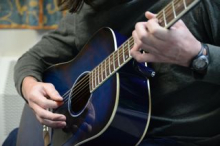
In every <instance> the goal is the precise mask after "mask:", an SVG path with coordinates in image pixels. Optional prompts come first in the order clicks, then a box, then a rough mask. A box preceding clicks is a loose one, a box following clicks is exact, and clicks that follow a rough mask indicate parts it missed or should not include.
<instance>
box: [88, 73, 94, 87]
mask: <svg viewBox="0 0 220 146" xmlns="http://www.w3.org/2000/svg"><path fill="white" fill-rule="evenodd" d="M92 73H93V71H91V73H90V74H89V90H90V91H92V90H93V77H92Z"/></svg>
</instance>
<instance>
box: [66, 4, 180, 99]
mask: <svg viewBox="0 0 220 146" xmlns="http://www.w3.org/2000/svg"><path fill="white" fill-rule="evenodd" d="M174 3H175V4H176V3H179V0H177V1H174ZM164 9H165V10H167V11H168V12H167V13H168V16H169V15H170V14H172V12H171V11H170V10H171V9H172V6H171V4H169V5H168V6H166V7H165V8H164ZM161 13H163V12H162V11H160V12H159V13H158V19H160V18H161V17H163V16H162V14H161ZM131 39H132V38H129V40H128V41H129V42H130V40H131ZM132 45H133V44H132ZM121 48H122V45H121V46H120V47H119V49H118V50H117V51H119V52H117V51H115V52H117V53H119V55H115V54H114V53H115V52H113V53H112V54H111V55H110V60H111V59H112V60H113V58H111V57H113V56H112V55H114V57H115V58H116V60H118V59H120V58H122V59H123V55H124V54H123V53H124V52H123V51H120V50H121ZM125 49H126V48H125ZM106 60H107V59H105V60H104V61H105V62H106ZM104 61H103V62H104ZM113 61H114V60H113ZM103 62H102V63H103ZM102 63H101V64H102ZM111 63H112V62H111ZM114 63H115V61H114ZM106 66H110V64H109V61H107V64H106ZM99 67H100V66H99V65H98V66H97V67H96V68H94V69H93V70H92V71H94V70H97V68H98V75H97V73H95V80H97V76H98V82H100V81H103V79H102V77H103V74H102V73H103V72H102V70H100V69H99ZM118 67H120V61H118ZM105 71H106V70H105ZM109 72H110V74H111V69H110V71H109ZM101 74H102V75H101ZM110 74H109V75H110ZM109 75H107V76H109ZM86 77H90V76H89V74H88V75H86V76H84V77H83V78H82V79H81V80H80V81H79V82H78V83H77V84H76V85H75V86H74V87H75V90H74V91H75V92H74V94H72V95H71V96H69V93H70V92H71V91H72V88H71V89H70V90H68V91H67V92H66V93H65V94H64V95H63V98H64V102H67V100H68V97H75V96H76V95H77V94H79V93H81V94H82V92H81V91H82V90H84V89H85V87H87V86H88V85H91V84H89V83H88V80H87V82H85V80H86ZM89 81H90V83H91V78H89ZM85 84H87V86H85ZM80 87H81V88H80ZM81 94H80V95H78V96H77V97H78V98H74V100H73V101H74V102H75V101H78V100H80V97H82V96H81Z"/></svg>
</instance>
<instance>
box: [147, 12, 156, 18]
mask: <svg viewBox="0 0 220 146" xmlns="http://www.w3.org/2000/svg"><path fill="white" fill-rule="evenodd" d="M145 16H146V18H147V19H152V18H156V14H153V13H151V12H149V11H147V12H146V13H145Z"/></svg>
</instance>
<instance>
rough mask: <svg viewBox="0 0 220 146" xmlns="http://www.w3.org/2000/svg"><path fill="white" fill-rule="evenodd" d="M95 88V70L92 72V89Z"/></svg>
mask: <svg viewBox="0 0 220 146" xmlns="http://www.w3.org/2000/svg"><path fill="white" fill-rule="evenodd" d="M94 88H95V75H94V70H93V71H92V89H94Z"/></svg>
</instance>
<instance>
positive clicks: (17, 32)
mask: <svg viewBox="0 0 220 146" xmlns="http://www.w3.org/2000/svg"><path fill="white" fill-rule="evenodd" d="M44 33H46V31H35V30H22V29H2V30H0V57H4V56H12V57H18V56H20V55H21V54H23V53H24V52H25V51H26V50H28V49H29V48H30V47H32V46H33V45H34V44H35V43H36V42H37V41H38V40H40V38H41V37H42V35H43V34H44Z"/></svg>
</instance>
